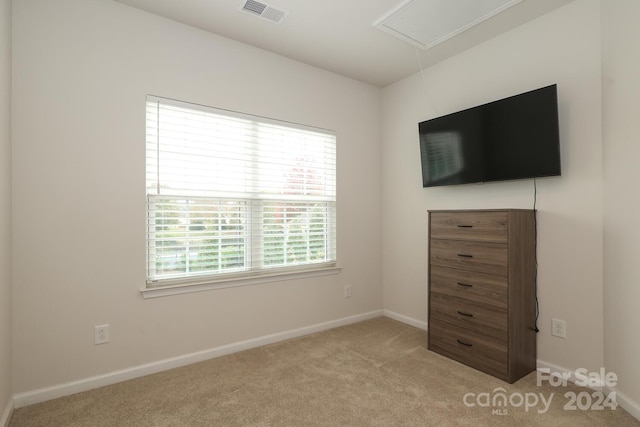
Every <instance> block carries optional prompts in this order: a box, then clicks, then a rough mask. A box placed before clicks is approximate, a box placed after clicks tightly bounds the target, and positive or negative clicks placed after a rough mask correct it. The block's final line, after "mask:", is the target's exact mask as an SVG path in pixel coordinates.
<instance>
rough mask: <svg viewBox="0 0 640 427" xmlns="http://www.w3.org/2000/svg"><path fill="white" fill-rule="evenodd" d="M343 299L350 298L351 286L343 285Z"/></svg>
mask: <svg viewBox="0 0 640 427" xmlns="http://www.w3.org/2000/svg"><path fill="white" fill-rule="evenodd" d="M344 297H345V298H350V297H351V285H345V287H344Z"/></svg>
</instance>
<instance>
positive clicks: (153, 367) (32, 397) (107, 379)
mask: <svg viewBox="0 0 640 427" xmlns="http://www.w3.org/2000/svg"><path fill="white" fill-rule="evenodd" d="M381 316H383V310H374V311H370V312H368V313H362V314H358V315H355V316H349V317H344V318H342V319H337V320H332V321H329V322H324V323H318V324H316V325H311V326H306V327H303V328H298V329H293V330H290V331H285V332H279V333H276V334H271V335H265V336H262V337H258V338H253V339H250V340H246V341H240V342H236V343H232V344H228V345H224V346H221V347H216V348H212V349H208V350H203V351H198V352H195V353H191V354H185V355H183V356H177V357H172V358H170V359H165V360H159V361H157V362H151V363H147V364H144V365H139V366H134V367H132V368H127V369H122V370H119V371H115V372H111V373H108V374H104V375H97V376H94V377H89V378H84V379H81V380H78V381H72V382H69V383H65V384H60V385H55V386H52V387H45V388H41V389H38V390H32V391H27V392H24V393H17V394H15V395H14V396H13V405H12V406H13V407H15V408H21V407H23V406H28V405H33V404H35V403H40V402H44V401H47V400H51V399H56V398H58V397H63V396H68V395H71V394H74V393H79V392H82V391H87V390H91V389H94V388H98V387H103V386H106V385H111V384H115V383H119V382H122V381H127V380H131V379H134V378H139V377H143V376H146V375H150V374H155V373H157V372H162V371H166V370H169V369H173V368H178V367H180V366H186V365H190V364H192V363H197V362H202V361H204V360H208V359H213V358H215V357H220V356H225V355H227V354H231V353H236V352H238V351H243V350H248V349H251V348H256V347H261V346H263V345H267V344H273V343H276V342H279V341H284V340H288V339H291V338H297V337H300V336H303V335H309V334H313V333H316V332H321V331H325V330H328V329H333V328H337V327H339V326H345V325H349V324H352V323H357V322H361V321H363V320H369V319H373V318H376V317H381ZM0 427H4V426H2V425H1V424H0Z"/></svg>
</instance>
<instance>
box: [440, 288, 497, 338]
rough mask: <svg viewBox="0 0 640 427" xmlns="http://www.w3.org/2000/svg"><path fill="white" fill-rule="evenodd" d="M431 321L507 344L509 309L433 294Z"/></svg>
mask: <svg viewBox="0 0 640 427" xmlns="http://www.w3.org/2000/svg"><path fill="white" fill-rule="evenodd" d="M429 313H430V315H431V319H436V320H441V321H443V322H446V323H449V324H452V325H456V326H458V327H460V328H463V329H465V330H468V331H471V332H475V333H478V334H484V335H488V336H491V337H493V338H496V339H497V340H500V342H502V343H504V344H505V345H506V344H507V338H508V336H507V332H508V330H507V327H508V326H507V308H506V307H504V308H499V307H493V306H487V305H484V304H480V303H476V302H474V301H470V300H467V299H465V298H458V297H453V296H450V295H445V294H440V293H437V292H433V291H432V292H431V293H430V294H429Z"/></svg>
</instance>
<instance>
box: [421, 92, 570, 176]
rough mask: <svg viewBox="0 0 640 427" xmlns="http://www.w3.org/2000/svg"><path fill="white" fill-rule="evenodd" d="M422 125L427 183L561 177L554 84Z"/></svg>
mask: <svg viewBox="0 0 640 427" xmlns="http://www.w3.org/2000/svg"><path fill="white" fill-rule="evenodd" d="M418 128H419V136H420V155H421V162H422V184H423V187H434V186H441V185H456V184H469V183H479V182H491V181H504V180H513V179H524V178H535V177H545V176H557V175H560V137H559V131H558V99H557V86H556V85H551V86H547V87H543V88H540V89H536V90H533V91H530V92H526V93H522V94H519V95H515V96H511V97H509V98H505V99H501V100H499V101H494V102H490V103H488V104H484V105H480V106H477V107H473V108H469V109H467V110H463V111H459V112H457V113H452V114H448V115H446V116H442V117H438V118H435V119H431V120H426V121H424V122H421V123H420V124H419V126H418Z"/></svg>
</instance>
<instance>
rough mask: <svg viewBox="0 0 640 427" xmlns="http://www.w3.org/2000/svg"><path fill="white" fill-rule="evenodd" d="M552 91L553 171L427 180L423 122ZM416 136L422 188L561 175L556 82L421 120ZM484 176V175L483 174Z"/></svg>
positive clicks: (444, 118)
mask: <svg viewBox="0 0 640 427" xmlns="http://www.w3.org/2000/svg"><path fill="white" fill-rule="evenodd" d="M550 90H551V91H553V97H554V100H555V102H553V103H550V104H549V106H548V107H549V108H553V111H552V117H553V118H554V120H553V122H552V123H551V126H553V128H554V132H553V134H554V135H555V138H554V141H555V150H556V156H555V158H554V159H553V161H554V163H555V164H554V165H553V167H554V171H553V172H550V173H541V172H540V173H535V174H525V175H518V176H516V175H513V176H508V177H501V178H494V179H479V180H472V179H469V180H465V181H463V182H447V181H442V180H435V181H434V180H429V179H428V178H429V177H428V176H427V175H426V170H427V164H426V161H425V154H424V152H423V149H424V148H423V143H422V138H421V136H422V134H423V133H424V132H422V130H421V129H422V127H423V125H424V124H429V123H432V124H433V123H437V122H438V121H443V120H446V119H450V118H451V117H455V116H457V115H462V114H464V113H469V112H472V111H476V110H479V109H487V108H490V107H491V106H493V105H495V104H499V103H503V102H510V101H513V100H514V99H515V100H517V99H518V98H523V97H527V96H529V95H534V94H535V93H538V92H541V91H550ZM418 137H419V144H420V165H421V169H422V170H421V172H422V187H423V188H432V187H448V186H460V185H469V184H482V183H491V182H505V181H517V180H525V179H532V178H544V177H553V176H562V158H561V152H560V151H561V150H560V123H559V108H558V89H557V84H552V85H548V86H544V87H540V88H537V89H533V90H529V91H526V92H522V93H519V94H516V95H512V96H508V97H506V98H501V99H498V100H495V101H491V102H487V103H484V104H480V105H477V106H474V107H470V108H466V109H463V110H459V111H456V112H453V113H449V114H445V115H442V116H438V117H434V118H431V119H427V120H424V121H421V122H419V123H418ZM485 178H486V176H485Z"/></svg>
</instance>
